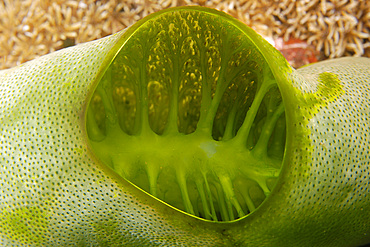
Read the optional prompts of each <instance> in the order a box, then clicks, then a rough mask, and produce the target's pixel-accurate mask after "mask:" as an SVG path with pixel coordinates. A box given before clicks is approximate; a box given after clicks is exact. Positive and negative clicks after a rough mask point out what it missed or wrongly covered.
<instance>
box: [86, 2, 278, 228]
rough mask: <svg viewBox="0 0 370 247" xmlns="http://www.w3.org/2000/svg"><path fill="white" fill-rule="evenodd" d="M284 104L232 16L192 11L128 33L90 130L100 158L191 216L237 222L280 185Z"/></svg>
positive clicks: (95, 101)
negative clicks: (231, 18)
mask: <svg viewBox="0 0 370 247" xmlns="http://www.w3.org/2000/svg"><path fill="white" fill-rule="evenodd" d="M173 32H175V34H174V33H173ZM144 37H145V38H144ZM284 110H285V107H284V104H283V102H282V98H281V95H280V92H279V89H278V87H277V84H276V81H275V79H274V77H273V76H272V73H271V71H270V70H269V67H268V66H267V64H266V61H265V59H264V58H263V56H262V55H261V54H260V53H259V52H258V50H257V49H255V46H254V44H253V43H252V42H251V41H250V40H249V39H248V37H247V36H245V35H244V34H243V33H242V31H241V30H240V29H238V27H236V26H234V25H232V24H231V23H230V22H229V21H228V20H222V19H220V18H217V16H213V15H212V14H206V13H203V14H201V15H200V13H199V12H197V11H187V10H185V9H184V10H182V11H178V12H173V13H171V12H168V13H164V14H162V15H160V16H157V17H154V18H153V20H152V21H150V22H146V23H144V24H143V25H141V26H140V27H138V29H137V31H136V32H135V33H134V34H133V35H132V36H131V37H130V38H129V39H128V40H127V43H126V45H125V49H124V50H122V51H121V52H120V53H119V54H118V55H117V56H116V58H115V60H114V61H113V62H112V64H111V65H110V67H109V68H108V69H107V71H106V73H105V75H104V77H103V78H102V80H101V82H100V84H99V85H98V86H97V89H96V91H95V94H94V96H93V97H92V101H91V102H90V106H89V108H88V116H87V131H88V135H89V138H90V142H91V144H92V146H93V148H94V149H95V152H96V154H97V155H98V156H99V157H100V159H101V160H102V161H104V162H105V163H106V164H108V165H109V166H111V167H112V168H113V169H114V170H115V171H116V172H117V173H118V174H119V175H121V176H122V177H124V178H126V179H127V180H129V181H131V182H132V183H134V184H135V185H137V186H138V187H140V188H141V189H143V190H144V191H146V192H148V193H150V194H152V195H153V196H155V197H157V198H158V199H160V200H163V201H165V202H166V203H168V204H170V205H172V206H174V207H176V208H178V209H180V210H183V211H186V212H187V213H189V214H191V215H194V216H197V217H201V218H204V219H207V220H213V221H231V220H235V219H238V218H241V217H244V216H245V215H247V214H249V213H251V212H253V211H254V210H255V209H256V208H257V207H258V206H259V205H260V204H261V202H262V201H263V200H264V199H265V198H266V197H267V196H268V195H269V194H270V193H271V190H272V189H273V185H274V182H272V183H268V181H271V180H273V181H275V180H276V179H277V177H278V176H279V173H280V167H281V162H282V158H283V155H284V146H285V134H284V132H285V121H284V118H285V117H284ZM256 187H257V188H259V189H257V192H256V189H255V188H256ZM260 191H262V194H261V192H260Z"/></svg>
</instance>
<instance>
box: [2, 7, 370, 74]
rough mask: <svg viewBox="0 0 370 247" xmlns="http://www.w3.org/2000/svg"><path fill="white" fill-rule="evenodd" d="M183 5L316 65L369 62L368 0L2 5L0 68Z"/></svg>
mask: <svg viewBox="0 0 370 247" xmlns="http://www.w3.org/2000/svg"><path fill="white" fill-rule="evenodd" d="M184 5H201V6H207V7H212V8H216V9H219V10H222V11H224V12H226V13H229V14H230V15H232V16H234V17H236V18H238V19H239V20H241V21H243V22H244V23H246V24H247V25H249V26H250V27H252V28H253V29H255V30H256V31H257V32H259V33H260V34H262V35H263V36H264V37H266V38H268V39H270V40H272V41H273V42H274V41H279V40H280V41H285V42H287V41H289V40H292V39H300V40H302V41H303V43H304V44H308V45H309V47H310V48H312V49H313V50H314V51H315V53H316V55H317V56H318V57H319V60H322V59H327V58H334V57H342V56H367V57H370V34H369V33H370V31H369V30H370V1H368V0H332V1H329V0H299V1H295V0H241V1H234V0H226V1H221V0H213V1H209V0H157V1H156V0H101V1H93V0H77V1H74V0H3V1H1V2H0V17H1V18H0V69H4V68H10V67H13V66H16V65H18V64H21V63H23V62H26V61H28V60H31V59H33V58H36V57H38V56H41V55H44V54H47V53H49V52H52V51H55V50H58V49H61V48H64V47H67V46H71V45H74V44H78V43H83V42H86V41H90V40H95V39H98V38H101V37H104V36H106V35H109V34H112V33H115V32H117V31H119V30H122V29H124V28H125V27H127V26H129V25H131V24H133V23H134V22H136V21H137V20H139V19H141V18H143V17H144V16H146V15H148V14H150V13H153V12H155V11H158V10H161V9H165V8H169V7H175V6H184ZM304 46H305V45H304Z"/></svg>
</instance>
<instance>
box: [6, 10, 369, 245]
mask: <svg viewBox="0 0 370 247" xmlns="http://www.w3.org/2000/svg"><path fill="white" fill-rule="evenodd" d="M369 105H370V59H369V58H341V59H335V60H328V61H324V62H319V63H316V64H312V65H308V66H305V67H302V68H300V69H297V70H295V69H293V68H292V67H291V66H290V65H289V64H288V63H287V61H286V60H285V59H284V57H283V56H282V55H281V54H280V53H279V52H278V51H277V50H276V49H275V48H273V47H272V46H271V45H270V44H269V43H268V42H267V41H265V40H263V38H262V37H261V36H259V35H258V34H257V33H255V32H254V31H253V30H251V29H250V28H249V27H247V26H246V25H245V24H243V23H241V22H239V21H238V20H236V19H234V18H232V17H231V16H228V15H226V14H225V13H223V12H219V11H217V10H213V9H208V8H204V7H178V8H170V9H166V10H163V11H160V12H157V13H154V14H152V15H150V16H148V17H146V18H144V19H142V20H140V21H138V22H137V23H136V24H134V25H133V26H131V27H130V28H128V29H125V30H123V31H121V32H119V33H117V34H114V35H111V36H109V37H106V38H103V39H100V40H97V41H93V42H89V43H85V44H81V45H76V46H73V47H69V48H65V49H62V50H60V51H57V52H54V53H51V54H49V55H46V56H43V57H41V58H38V59H35V60H33V61H30V62H27V63H25V64H22V65H20V66H18V67H15V68H12V69H8V70H3V71H0V132H1V135H0V138H1V139H0V245H1V246H274V247H275V246H276V247H278V246H325V247H326V246H335V247H337V246H343V247H346V246H348V247H349V246H360V245H364V244H367V243H370V197H369V192H370V141H369V140H370V136H369V128H370V126H369V123H370V108H369V107H368V106H369Z"/></svg>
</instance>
